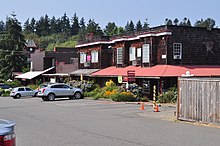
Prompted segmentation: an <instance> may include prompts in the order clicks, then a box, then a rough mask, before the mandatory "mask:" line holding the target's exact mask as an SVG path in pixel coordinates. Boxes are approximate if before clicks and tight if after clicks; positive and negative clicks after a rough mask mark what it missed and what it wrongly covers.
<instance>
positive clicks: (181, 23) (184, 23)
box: [179, 17, 188, 26]
mask: <svg viewBox="0 0 220 146" xmlns="http://www.w3.org/2000/svg"><path fill="white" fill-rule="evenodd" d="M187 20H188V19H187V18H186V17H184V18H183V20H182V21H181V22H180V24H179V25H180V26H187Z"/></svg>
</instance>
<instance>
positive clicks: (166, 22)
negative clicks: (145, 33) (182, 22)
mask: <svg viewBox="0 0 220 146" xmlns="http://www.w3.org/2000/svg"><path fill="white" fill-rule="evenodd" d="M165 25H173V22H172V20H170V19H168V18H166V19H165Z"/></svg>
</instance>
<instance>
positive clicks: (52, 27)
mask: <svg viewBox="0 0 220 146" xmlns="http://www.w3.org/2000/svg"><path fill="white" fill-rule="evenodd" d="M50 32H51V34H57V33H58V32H59V30H58V24H57V20H56V18H55V16H53V17H52V19H51V20H50Z"/></svg>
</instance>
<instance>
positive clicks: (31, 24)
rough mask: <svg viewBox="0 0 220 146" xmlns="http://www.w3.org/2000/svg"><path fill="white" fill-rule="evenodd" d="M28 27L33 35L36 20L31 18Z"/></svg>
mask: <svg viewBox="0 0 220 146" xmlns="http://www.w3.org/2000/svg"><path fill="white" fill-rule="evenodd" d="M30 27H31V32H32V33H35V31H36V20H35V19H34V18H31V21H30Z"/></svg>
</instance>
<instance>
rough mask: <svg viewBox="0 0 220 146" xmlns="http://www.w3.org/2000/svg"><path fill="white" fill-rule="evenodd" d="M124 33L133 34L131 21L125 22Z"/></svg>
mask: <svg viewBox="0 0 220 146" xmlns="http://www.w3.org/2000/svg"><path fill="white" fill-rule="evenodd" d="M125 31H126V32H127V33H130V32H134V23H133V21H132V20H131V21H130V22H127V24H126V26H125Z"/></svg>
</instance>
